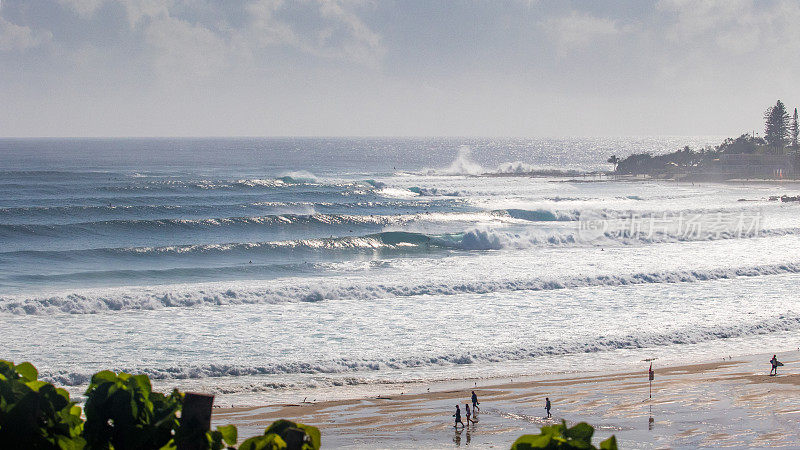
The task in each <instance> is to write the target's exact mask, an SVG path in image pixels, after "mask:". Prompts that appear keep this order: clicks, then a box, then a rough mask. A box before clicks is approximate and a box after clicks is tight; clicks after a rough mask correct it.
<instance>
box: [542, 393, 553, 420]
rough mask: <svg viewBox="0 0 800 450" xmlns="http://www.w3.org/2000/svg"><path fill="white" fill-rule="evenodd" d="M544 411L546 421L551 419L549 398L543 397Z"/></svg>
mask: <svg viewBox="0 0 800 450" xmlns="http://www.w3.org/2000/svg"><path fill="white" fill-rule="evenodd" d="M544 410H545V412H547V419H549V418H551V417H553V416H552V415H551V414H550V398H549V397H545V398H544Z"/></svg>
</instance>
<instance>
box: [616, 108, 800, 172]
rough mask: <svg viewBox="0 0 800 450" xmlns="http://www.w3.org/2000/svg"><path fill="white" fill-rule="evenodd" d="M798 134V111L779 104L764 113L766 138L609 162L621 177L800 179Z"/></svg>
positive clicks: (747, 136)
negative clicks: (791, 110)
mask: <svg viewBox="0 0 800 450" xmlns="http://www.w3.org/2000/svg"><path fill="white" fill-rule="evenodd" d="M798 134H800V124H798V115H797V108H795V109H794V114H793V115H792V116H791V117H790V116H789V113H788V111H787V110H786V106H785V105H784V104H783V102H781V101H780V100H778V101H777V102H776V103H775V105H774V106H771V107H769V108H767V110H766V111H765V112H764V137H763V138H762V137H759V136H757V135H755V133H753V134H750V133H745V134H742V135H741V136H739V137H737V138H728V139H725V140H724V141H723V142H722V143H721V144H719V145H717V146H715V147H706V148H702V149H697V150H695V149H692V148H690V147H688V146H686V147H684V148H682V149H679V150H677V151H675V152H672V153H667V154H663V155H653V154H651V153H636V154H632V155H630V156H628V157H626V158H619V157H618V156H617V155H612V156H611V157H610V158H609V159H608V160H607V162H608V163H609V164H613V166H614V173H615V174H619V175H649V176H655V177H659V176H660V177H680V176H687V175H688V176H690V175H712V174H713V175H717V176H719V177H722V178H731V177H737V176H742V177H755V178H772V177H776V178H784V177H796V176H798V175H800V170H798V168H800V157H799V154H798Z"/></svg>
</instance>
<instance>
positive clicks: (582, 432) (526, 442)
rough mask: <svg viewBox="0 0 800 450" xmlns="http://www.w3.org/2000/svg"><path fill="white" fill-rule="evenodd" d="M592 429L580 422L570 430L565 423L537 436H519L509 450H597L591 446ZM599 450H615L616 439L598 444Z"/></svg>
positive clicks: (544, 428)
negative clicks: (571, 449)
mask: <svg viewBox="0 0 800 450" xmlns="http://www.w3.org/2000/svg"><path fill="white" fill-rule="evenodd" d="M592 435H594V428H592V426H591V425H589V424H587V423H586V422H581V423H579V424H577V425H575V426H574V427H572V428H567V423H566V422H565V421H562V422H561V424H560V425H552V426H549V427H542V429H541V432H540V433H539V434H525V435H522V436H520V437H519V438H518V439H517V440H516V441H514V444H513V445H511V450H529V449H570V448H579V449H597V447H595V446H594V445H592ZM600 449H601V450H617V438H616V437H614V436H611V437H610V438H608V439H606V440H605V441H603V442H601V443H600Z"/></svg>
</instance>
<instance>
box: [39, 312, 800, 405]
mask: <svg viewBox="0 0 800 450" xmlns="http://www.w3.org/2000/svg"><path fill="white" fill-rule="evenodd" d="M796 330H800V316H797V315H794V314H782V315H779V316H774V317H769V318H766V319H760V320H757V321H754V322H745V323H742V324H737V325H728V326H714V327H702V326H700V327H697V326H692V327H690V328H681V329H677V330H671V331H668V332H662V333H658V332H647V331H643V332H642V333H640V334H636V335H633V334H628V335H621V336H597V337H595V338H593V339H587V340H582V341H573V342H570V341H569V340H560V341H559V342H557V343H551V342H548V343H543V344H541V345H538V346H533V347H528V346H526V347H517V348H500V349H495V350H487V351H472V352H463V353H459V352H454V353H440V354H438V355H425V356H404V357H395V358H392V357H387V358H381V359H363V360H355V359H331V360H316V361H313V360H309V361H287V362H275V363H267V364H261V365H252V366H240V365H233V364H224V363H221V364H210V365H199V366H180V367H178V366H165V367H139V368H130V367H116V368H113V370H115V371H125V372H129V373H137V374H139V373H142V374H146V375H148V376H149V377H150V378H152V379H155V380H180V379H201V378H219V377H243V376H259V375H294V374H342V373H345V374H346V373H353V374H357V373H364V372H367V373H370V372H377V371H384V370H398V369H399V370H403V369H419V368H425V367H448V366H462V365H470V364H479V363H490V362H501V361H519V360H529V359H535V358H539V357H547V356H562V355H570V354H580V353H600V352H609V351H614V350H630V349H642V348H653V347H661V346H667V345H687V344H697V343H703V342H710V341H715V340H719V339H730V338H738V337H747V336H758V335H765V334H771V333H776V332H783V331H796ZM91 375H92V373H91V372H89V371H86V372H71V371H43V372H42V374H41V379H43V380H45V381H48V382H51V383H56V384H59V385H65V386H80V385H84V384H87V383H88V382H89V379H90V378H91ZM309 383H310V384H309ZM361 383H365V384H366V383H375V381H374V380H371V379H364V380H362V381H359V379H357V378H346V379H339V378H335V379H332V378H318V379H315V380H307V381H305V382H304V384H303V386H302V387H306V388H307V387H326V386H332V385H334V386H335V385H341V384H361ZM288 387H292V386H291V385H290V384H287V383H279V384H278V385H265V386H264V390H271V389H285V388H288ZM247 389H248V390H250V391H252V387H247ZM226 393H232V392H231V391H227V392H226Z"/></svg>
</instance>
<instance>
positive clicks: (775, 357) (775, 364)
mask: <svg viewBox="0 0 800 450" xmlns="http://www.w3.org/2000/svg"><path fill="white" fill-rule="evenodd" d="M769 363H770V364H772V370H770V371H769V374H770V376H772V375H777V374H778V366H780V365H782V364H781V363H780V362H778V355H772V359H770V360H769Z"/></svg>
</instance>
